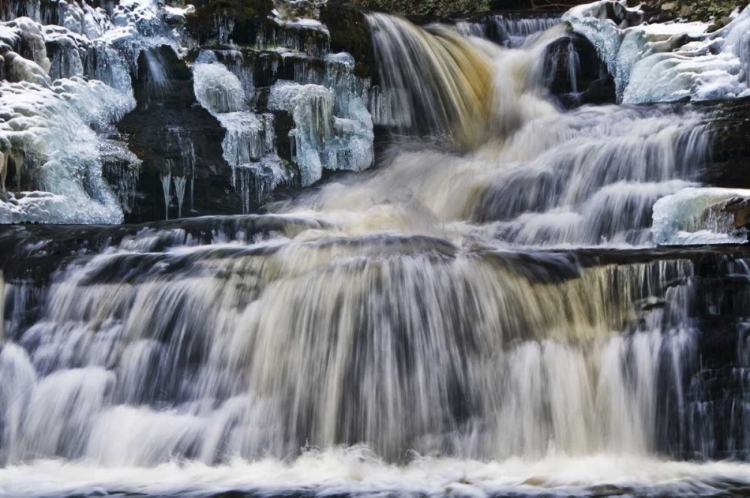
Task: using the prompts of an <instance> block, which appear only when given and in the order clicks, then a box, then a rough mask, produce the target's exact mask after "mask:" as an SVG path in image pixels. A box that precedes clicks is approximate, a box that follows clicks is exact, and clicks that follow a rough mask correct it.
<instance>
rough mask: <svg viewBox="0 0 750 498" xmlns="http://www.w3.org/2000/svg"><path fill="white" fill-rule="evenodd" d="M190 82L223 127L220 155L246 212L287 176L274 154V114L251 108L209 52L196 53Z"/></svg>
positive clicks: (237, 83) (234, 78)
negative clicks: (229, 170) (253, 110)
mask: <svg viewBox="0 0 750 498" xmlns="http://www.w3.org/2000/svg"><path fill="white" fill-rule="evenodd" d="M193 81H194V87H195V96H196V98H197V99H198V102H200V104H201V105H202V106H203V107H204V108H205V109H206V110H208V111H209V112H210V113H211V114H213V115H214V116H215V117H216V118H217V119H218V120H219V122H220V123H221V125H222V126H223V127H224V129H225V130H226V135H225V136H224V140H223V142H222V149H223V151H224V154H223V157H224V160H225V161H226V162H227V163H228V164H229V166H230V167H231V168H232V186H233V187H234V188H235V189H237V191H239V192H241V194H242V199H243V211H245V212H247V211H249V210H250V206H251V201H255V202H257V201H259V200H261V199H262V198H263V196H264V195H265V194H267V193H268V192H270V191H272V190H274V189H275V188H276V187H278V186H279V185H280V184H281V183H282V182H284V181H287V180H289V179H290V174H289V172H288V171H287V168H286V165H285V164H284V161H282V160H281V159H280V158H279V156H278V154H277V153H276V136H275V132H274V120H273V115H272V114H261V115H258V114H255V113H253V112H251V111H250V107H249V106H248V104H247V95H246V93H245V89H244V87H243V85H242V82H241V81H240V79H239V78H238V77H237V76H236V75H235V74H234V73H232V72H231V71H230V70H229V69H227V67H226V66H225V65H224V64H222V63H221V62H219V61H218V59H217V57H216V55H215V54H214V53H213V52H211V51H207V50H206V51H203V52H201V54H200V55H199V56H198V59H197V61H196V63H195V65H194V67H193Z"/></svg>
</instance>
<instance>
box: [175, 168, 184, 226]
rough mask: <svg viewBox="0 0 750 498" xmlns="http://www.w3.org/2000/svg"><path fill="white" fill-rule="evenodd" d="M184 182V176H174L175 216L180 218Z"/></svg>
mask: <svg viewBox="0 0 750 498" xmlns="http://www.w3.org/2000/svg"><path fill="white" fill-rule="evenodd" d="M185 183H186V179H185V177H184V176H176V177H175V178H174V191H175V194H176V195H177V217H178V218H182V201H183V200H184V198H185Z"/></svg>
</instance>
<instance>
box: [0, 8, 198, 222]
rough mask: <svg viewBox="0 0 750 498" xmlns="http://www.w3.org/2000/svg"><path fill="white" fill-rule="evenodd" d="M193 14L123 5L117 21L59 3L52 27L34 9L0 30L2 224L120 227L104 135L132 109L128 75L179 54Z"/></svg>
mask: <svg viewBox="0 0 750 498" xmlns="http://www.w3.org/2000/svg"><path fill="white" fill-rule="evenodd" d="M191 9H192V7H186V8H185V9H176V8H171V7H170V8H166V7H164V6H163V5H162V4H161V3H160V2H156V1H154V0H123V1H121V2H120V3H119V5H117V6H115V7H114V10H113V15H112V17H111V18H110V17H109V16H108V15H107V13H106V12H105V10H104V9H102V8H94V7H92V6H90V5H88V4H87V3H78V2H71V1H65V0H59V1H58V2H57V10H56V11H55V13H54V15H55V16H56V17H55V18H54V20H53V19H52V18H51V17H50V13H47V14H45V15H46V16H47V17H50V18H49V19H47V18H45V19H42V18H41V12H40V9H39V4H38V2H29V3H28V4H27V5H25V6H24V10H23V13H25V14H26V16H27V17H19V18H16V19H13V20H12V21H8V22H4V23H0V55H1V57H0V79H4V80H5V81H3V82H2V83H0V173H2V175H1V179H2V185H1V187H2V194H0V223H11V222H13V223H15V222H44V223H121V222H122V220H123V212H122V207H121V204H120V202H119V200H118V199H117V198H116V196H115V195H114V193H113V192H112V189H111V188H110V186H109V185H108V184H107V182H106V181H105V180H104V178H103V176H102V150H104V149H106V148H103V147H102V143H103V141H104V140H105V139H104V137H103V135H102V134H101V133H102V132H104V131H106V130H107V128H108V127H109V126H111V124H112V123H113V122H116V121H118V120H120V119H122V117H123V116H124V115H125V114H126V113H127V112H129V111H130V110H132V109H133V108H134V107H135V99H134V97H133V90H132V86H131V79H130V73H131V71H134V70H135V69H137V61H138V57H139V55H140V53H141V51H143V50H145V49H147V48H151V47H158V46H162V45H168V46H170V47H172V48H173V49H174V50H175V51H176V52H177V53H178V54H179V53H180V51H181V50H182V48H181V43H180V37H181V26H180V23H181V22H182V21H184V16H185V15H186V14H187V13H189V12H190V11H191ZM42 21H44V22H49V23H52V22H54V23H55V24H56V25H48V26H43V25H42V24H41V22H42ZM84 78H85V79H84ZM9 178H11V179H12V181H9ZM11 190H12V192H11Z"/></svg>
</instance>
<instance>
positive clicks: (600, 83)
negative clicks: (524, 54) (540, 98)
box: [545, 33, 617, 108]
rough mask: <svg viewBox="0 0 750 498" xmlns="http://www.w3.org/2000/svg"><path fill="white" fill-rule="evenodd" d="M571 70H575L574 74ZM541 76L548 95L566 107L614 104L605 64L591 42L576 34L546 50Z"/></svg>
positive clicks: (613, 92)
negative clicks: (547, 89)
mask: <svg viewBox="0 0 750 498" xmlns="http://www.w3.org/2000/svg"><path fill="white" fill-rule="evenodd" d="M571 58H575V60H573V61H571ZM571 68H576V70H575V71H574V74H571ZM545 73H546V74H547V87H548V88H549V90H550V92H551V93H552V94H553V95H555V96H556V97H557V98H558V100H559V101H560V102H561V103H562V104H563V105H564V106H565V107H567V108H573V107H577V106H580V105H584V104H614V103H616V101H617V92H616V89H615V83H614V80H613V79H612V77H611V76H610V75H609V74H607V68H606V65H605V64H604V63H603V62H602V61H601V59H600V58H599V56H598V54H597V52H596V49H595V48H594V46H593V45H592V44H591V42H589V41H588V40H587V39H586V38H584V37H582V36H580V35H578V34H575V33H572V34H570V36H568V37H564V38H560V39H559V40H557V41H555V42H554V43H552V44H551V45H550V46H549V47H548V48H547V54H546V59H545ZM573 79H575V81H573Z"/></svg>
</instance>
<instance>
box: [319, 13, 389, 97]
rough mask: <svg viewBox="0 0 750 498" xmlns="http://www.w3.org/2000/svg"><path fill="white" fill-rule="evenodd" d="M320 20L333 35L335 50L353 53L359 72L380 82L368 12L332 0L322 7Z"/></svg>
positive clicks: (362, 75)
mask: <svg viewBox="0 0 750 498" xmlns="http://www.w3.org/2000/svg"><path fill="white" fill-rule="evenodd" d="M320 20H321V22H322V23H323V24H325V25H326V27H327V28H328V31H329V32H330V34H331V51H332V52H348V53H350V54H351V55H352V56H353V57H354V60H355V61H356V66H355V69H354V72H355V74H356V75H357V76H359V77H361V78H371V79H372V80H373V83H376V81H375V80H376V79H377V70H376V68H375V55H374V52H373V48H372V39H371V37H370V29H369V28H368V26H367V20H366V18H365V12H364V11H363V10H362V9H360V8H358V7H356V6H354V5H352V4H349V3H347V2H343V1H338V2H337V1H329V2H328V4H327V5H325V6H323V8H322V9H321V10H320Z"/></svg>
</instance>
